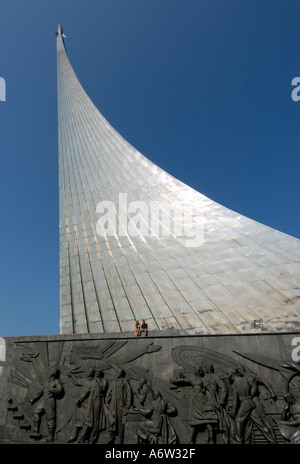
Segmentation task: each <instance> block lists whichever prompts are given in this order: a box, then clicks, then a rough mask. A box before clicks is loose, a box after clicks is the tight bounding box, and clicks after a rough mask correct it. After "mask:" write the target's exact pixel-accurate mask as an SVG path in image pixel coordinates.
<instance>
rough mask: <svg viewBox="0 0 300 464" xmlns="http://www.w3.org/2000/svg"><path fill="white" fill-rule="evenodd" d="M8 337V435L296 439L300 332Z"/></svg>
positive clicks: (3, 386) (3, 407) (2, 390)
mask: <svg viewBox="0 0 300 464" xmlns="http://www.w3.org/2000/svg"><path fill="white" fill-rule="evenodd" d="M4 340H5V344H6V355H5V361H2V363H1V366H2V367H0V370H1V374H0V394H1V399H0V442H1V443H44V442H46V441H48V440H50V441H53V442H54V443H67V442H69V441H71V442H72V441H73V442H75V443H76V442H80V441H81V442H90V441H94V442H96V443H99V444H105V443H108V442H110V443H115V444H118V443H124V444H137V443H138V442H143V443H158V444H159V443H161V444H171V443H180V444H189V443H191V442H192V443H195V444H201V443H207V442H208V441H213V442H215V443H217V444H223V443H239V442H240V441H242V442H244V443H254V444H255V443H266V444H267V443H278V444H281V443H282V444H283V443H294V442H296V441H297V433H298V430H300V429H299V425H298V424H297V419H299V418H300V364H299V363H298V358H299V359H300V356H299V355H300V349H298V346H300V334H299V333H282V334H251V335H226V336H220V335H218V336H185V335H180V334H175V335H174V334H172V335H170V334H163V335H161V334H151V333H150V334H149V335H148V337H144V336H142V337H133V336H132V335H131V334H112V335H102V334H101V335H93V336H92V335H86V336H84V335H64V336H62V335H61V336H47V337H17V338H6V339H4ZM53 368H55V369H56V370H55V369H54V370H53ZM122 370H123V373H121V374H120V372H121V371H122ZM99 372H103V374H99V376H98V374H97V373H99ZM102 375H103V376H102ZM51 376H52V377H51ZM96 376H97V379H96ZM247 392H248V393H247ZM247 394H248V396H247ZM78 399H81V401H79V403H78ZM297 414H298V416H297ZM295 420H296V422H295ZM75 432H76V433H77V435H76V433H75ZM122 436H123V438H122Z"/></svg>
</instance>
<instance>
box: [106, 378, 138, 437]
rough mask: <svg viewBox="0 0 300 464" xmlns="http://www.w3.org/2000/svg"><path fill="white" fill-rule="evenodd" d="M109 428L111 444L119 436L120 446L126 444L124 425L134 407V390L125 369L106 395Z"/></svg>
mask: <svg viewBox="0 0 300 464" xmlns="http://www.w3.org/2000/svg"><path fill="white" fill-rule="evenodd" d="M105 401H106V405H107V426H108V430H109V435H110V437H109V442H108V443H109V444H112V443H114V442H115V438H116V437H117V436H118V437H119V440H120V444H122V443H124V425H125V422H126V414H127V411H128V410H129V408H130V407H131V406H132V389H131V386H130V383H129V381H128V380H127V379H126V374H125V371H124V369H121V370H120V371H119V373H118V377H117V379H116V380H114V381H113V382H112V384H111V385H110V387H109V389H108V392H107V395H106V399H105Z"/></svg>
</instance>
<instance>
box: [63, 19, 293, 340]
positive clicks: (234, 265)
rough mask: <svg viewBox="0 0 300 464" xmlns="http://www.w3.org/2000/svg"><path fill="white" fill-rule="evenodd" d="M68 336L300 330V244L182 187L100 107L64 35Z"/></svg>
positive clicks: (65, 322)
mask: <svg viewBox="0 0 300 464" xmlns="http://www.w3.org/2000/svg"><path fill="white" fill-rule="evenodd" d="M57 60H58V61H57V63H58V127H59V189H60V226H59V227H60V291H61V306H60V312H61V313H60V322H61V324H60V325H61V328H60V331H61V333H62V334H65V333H103V332H108V333H113V332H126V331H130V332H133V331H134V326H135V320H137V319H138V320H140V321H141V320H142V319H145V320H146V322H147V323H148V325H149V329H150V331H151V330H171V332H170V333H172V330H173V331H174V330H177V329H182V330H184V331H185V333H187V334H195V333H199V334H236V333H251V332H257V331H262V330H263V331H264V332H265V333H266V332H277V331H288V332H289V331H295V330H299V312H300V241H299V240H297V239H295V238H293V237H290V236H287V235H285V234H283V233H281V232H278V231H276V230H273V229H270V228H269V227H266V226H264V225H261V224H259V223H257V222H255V221H252V220H250V219H248V218H246V217H243V216H241V215H240V214H237V213H235V212H233V211H231V210H229V209H227V208H225V207H223V206H221V205H219V204H217V203H215V202H214V201H212V200H210V199H209V198H207V197H205V196H203V195H202V194H200V193H198V192H196V191H195V190H193V189H191V188H190V187H188V186H186V185H185V184H183V183H182V182H180V181H178V180H177V179H175V178H174V177H172V176H171V175H169V174H167V173H166V172H165V171H163V170H162V169H160V168H159V167H157V166H156V165H154V164H153V163H152V162H151V161H150V160H148V159H147V158H145V157H144V156H143V155H142V154H140V153H139V152H138V151H137V150H136V149H135V148H133V147H132V146H131V145H130V144H129V143H128V142H127V141H126V140H124V139H123V138H122V137H121V135H120V134H118V133H117V132H116V131H115V130H114V129H113V127H112V126H111V125H110V124H109V123H108V122H107V120H106V119H105V118H104V117H103V116H102V115H101V113H100V112H99V111H98V109H97V108H96V107H95V106H94V104H93V103H92V102H91V100H90V99H89V97H88V96H87V94H86V93H85V91H84V90H83V88H82V86H81V84H80V83H79V81H78V79H77V77H76V75H75V73H74V71H73V68H72V66H71V64H70V62H69V59H68V56H67V53H66V49H65V45H64V34H63V31H62V27H61V26H59V29H58V32H57Z"/></svg>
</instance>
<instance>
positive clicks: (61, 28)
mask: <svg viewBox="0 0 300 464" xmlns="http://www.w3.org/2000/svg"><path fill="white" fill-rule="evenodd" d="M56 35H57V36H58V37H67V36H66V35H65V34H64V31H63V27H62V25H61V24H60V23H59V25H58V29H57V32H56Z"/></svg>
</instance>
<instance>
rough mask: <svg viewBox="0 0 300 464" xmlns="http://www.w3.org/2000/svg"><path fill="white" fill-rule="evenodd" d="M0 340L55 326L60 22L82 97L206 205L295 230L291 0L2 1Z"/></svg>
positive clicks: (295, 72) (295, 53) (298, 116)
mask: <svg viewBox="0 0 300 464" xmlns="http://www.w3.org/2000/svg"><path fill="white" fill-rule="evenodd" d="M0 12H1V13H0V39H1V46H0V77H2V78H4V79H5V81H6V101H5V102H4V101H1V102H0V176H1V179H0V190H1V193H0V202H1V216H0V221H1V229H0V230H1V241H0V246H1V249H0V257H1V265H0V282H1V287H0V315H1V318H0V336H3V337H7V336H23V335H24V336H25V335H52V334H54V335H57V334H59V237H58V233H59V229H58V143H57V94H56V91H57V88H56V39H55V34H54V33H55V31H56V30H57V26H58V23H60V22H61V23H62V25H63V28H64V32H65V34H66V35H67V36H68V37H67V39H66V45H67V50H68V54H69V57H70V60H71V63H72V65H73V67H74V69H75V72H76V74H77V76H78V78H79V80H80V81H81V83H82V85H83V87H84V88H85V90H86V91H87V93H88V95H89V96H90V98H91V99H92V100H93V102H94V103H95V104H96V106H97V107H98V108H99V109H100V111H101V112H102V114H103V115H104V116H105V117H106V118H107V119H108V120H109V122H110V123H111V124H112V125H113V126H114V127H115V128H116V129H117V130H118V131H119V132H120V133H121V134H122V135H123V137H125V138H126V139H127V140H128V141H129V142H130V143H131V144H132V145H133V146H135V147H136V148H137V149H138V150H139V151H141V152H142V153H143V154H144V155H145V156H147V157H148V158H150V159H151V160H152V161H153V162H154V163H156V164H158V165H159V166H160V167H161V168H163V169H165V170H166V171H167V172H169V173H170V174H172V175H173V176H175V177H177V178H178V179H180V180H181V181H183V182H185V183H186V184H188V185H190V186H191V187H193V188H195V189H196V190H198V191H200V192H201V193H203V194H204V195H206V196H208V197H210V198H211V199H213V200H214V201H216V202H218V203H220V204H222V205H224V206H226V207H228V208H230V209H232V210H234V211H236V212H238V213H240V214H243V215H245V216H247V217H250V218H251V219H254V220H256V221H258V222H261V223H263V224H266V225H268V226H270V227H272V228H275V229H278V230H280V231H282V232H284V233H286V234H289V235H292V236H294V237H296V238H298V239H299V238H300V218H299V200H300V194H299V183H300V179H299V173H300V161H299V125H300V124H299V123H300V101H299V102H295V101H293V100H292V98H291V93H292V90H293V87H292V85H291V82H292V79H293V78H294V77H298V76H300V54H299V43H300V29H299V18H300V2H299V0H295V1H294V0H59V1H58V0H51V1H48V0H26V1H25V0H9V1H8V0H0Z"/></svg>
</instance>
